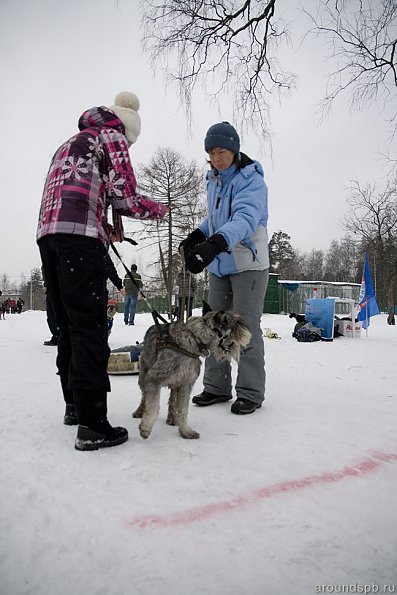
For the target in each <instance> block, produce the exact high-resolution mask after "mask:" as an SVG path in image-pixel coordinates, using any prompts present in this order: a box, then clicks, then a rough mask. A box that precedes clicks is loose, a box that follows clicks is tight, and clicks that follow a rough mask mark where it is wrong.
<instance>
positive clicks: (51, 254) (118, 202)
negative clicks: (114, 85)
mask: <svg viewBox="0 0 397 595" xmlns="http://www.w3.org/2000/svg"><path fill="white" fill-rule="evenodd" d="M138 109H139V100H138V98H137V97H136V96H135V95H134V94H133V93H127V92H124V93H119V95H117V97H116V99H115V105H114V106H112V107H110V108H108V107H93V108H91V109H89V110H87V111H85V112H84V113H83V114H82V116H81V117H80V120H79V130H80V132H78V133H77V134H76V135H75V136H73V137H72V138H70V139H69V140H67V141H66V142H65V143H64V144H63V145H61V147H60V148H59V149H58V150H57V152H56V153H55V155H54V157H53V159H52V161H51V165H50V169H49V172H48V175H47V179H46V182H45V186H44V191H43V197H42V201H41V208H40V214H39V223H38V229H37V242H38V246H39V250H40V255H41V259H42V263H43V269H44V275H45V279H46V286H47V287H46V289H47V297H48V299H49V300H50V302H51V304H52V306H53V308H54V311H55V316H56V320H57V321H58V325H59V331H60V336H59V341H58V356H57V368H58V373H59V376H60V380H61V386H62V391H63V396H64V399H65V403H66V412H65V416H64V423H65V424H67V425H77V424H78V430H77V438H76V442H75V447H76V448H77V449H78V450H96V449H98V448H104V447H108V446H114V445H116V444H122V443H123V442H125V441H126V440H127V439H128V432H127V430H126V429H125V428H120V427H116V428H114V427H112V426H111V425H110V423H109V422H108V419H107V392H108V391H110V382H109V377H108V375H107V371H106V370H107V362H108V357H109V347H108V343H107V329H106V282H105V278H106V275H105V265H104V255H105V254H106V252H107V249H108V246H109V242H110V240H111V237H112V233H114V232H115V229H114V228H113V227H112V226H110V225H109V223H108V209H109V207H111V208H112V215H113V224H114V227H115V228H116V230H117V237H118V239H120V240H122V237H123V236H122V224H121V216H122V215H124V216H127V217H132V218H135V219H163V218H164V217H165V216H166V214H167V212H168V211H167V208H166V207H165V206H164V205H162V204H161V203H158V202H156V201H154V200H152V199H150V198H148V197H146V196H142V195H139V194H137V192H136V180H135V175H134V171H133V169H132V165H131V161H130V156H129V153H128V149H129V147H130V146H131V145H132V144H133V143H134V142H135V141H136V139H137V137H138V135H139V133H140V118H139V114H138V113H137V112H138Z"/></svg>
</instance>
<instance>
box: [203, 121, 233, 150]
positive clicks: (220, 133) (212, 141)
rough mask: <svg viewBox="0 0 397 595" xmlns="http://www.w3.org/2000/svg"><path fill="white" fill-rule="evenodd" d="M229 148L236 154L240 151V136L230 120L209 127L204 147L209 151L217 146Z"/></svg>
mask: <svg viewBox="0 0 397 595" xmlns="http://www.w3.org/2000/svg"><path fill="white" fill-rule="evenodd" d="M218 147H219V148H222V149H229V151H232V152H233V153H234V154H235V155H238V154H239V153H240V137H239V135H238V134H237V131H236V129H235V128H234V127H233V126H232V125H231V124H229V122H219V124H214V125H213V126H211V127H210V128H208V132H207V135H206V137H205V140H204V149H205V151H206V152H207V153H208V151H210V150H211V149H215V148H218Z"/></svg>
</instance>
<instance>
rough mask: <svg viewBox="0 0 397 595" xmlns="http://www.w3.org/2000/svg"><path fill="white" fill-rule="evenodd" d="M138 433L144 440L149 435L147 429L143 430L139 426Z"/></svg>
mask: <svg viewBox="0 0 397 595" xmlns="http://www.w3.org/2000/svg"><path fill="white" fill-rule="evenodd" d="M139 433H140V435H141V437H142V438H145V440H146V438H149V436H150V432H149V431H148V430H145V429H144V428H139Z"/></svg>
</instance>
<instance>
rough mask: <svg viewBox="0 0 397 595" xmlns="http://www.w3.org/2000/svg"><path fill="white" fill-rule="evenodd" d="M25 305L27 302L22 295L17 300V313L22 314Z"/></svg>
mask: <svg viewBox="0 0 397 595" xmlns="http://www.w3.org/2000/svg"><path fill="white" fill-rule="evenodd" d="M24 305H25V302H24V301H23V299H22V298H21V297H20V298H18V300H17V314H21V312H22V309H23V307H24Z"/></svg>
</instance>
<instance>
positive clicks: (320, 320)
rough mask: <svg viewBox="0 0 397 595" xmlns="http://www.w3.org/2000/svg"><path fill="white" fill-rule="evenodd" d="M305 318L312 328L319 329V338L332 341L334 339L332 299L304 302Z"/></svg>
mask: <svg viewBox="0 0 397 595" xmlns="http://www.w3.org/2000/svg"><path fill="white" fill-rule="evenodd" d="M305 318H306V320H307V321H308V322H311V323H312V325H313V326H317V327H318V328H321V329H322V330H321V338H322V339H326V340H327V341H332V340H333V338H334V318H335V300H333V299H332V298H327V299H318V298H312V299H309V300H306V310H305Z"/></svg>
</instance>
